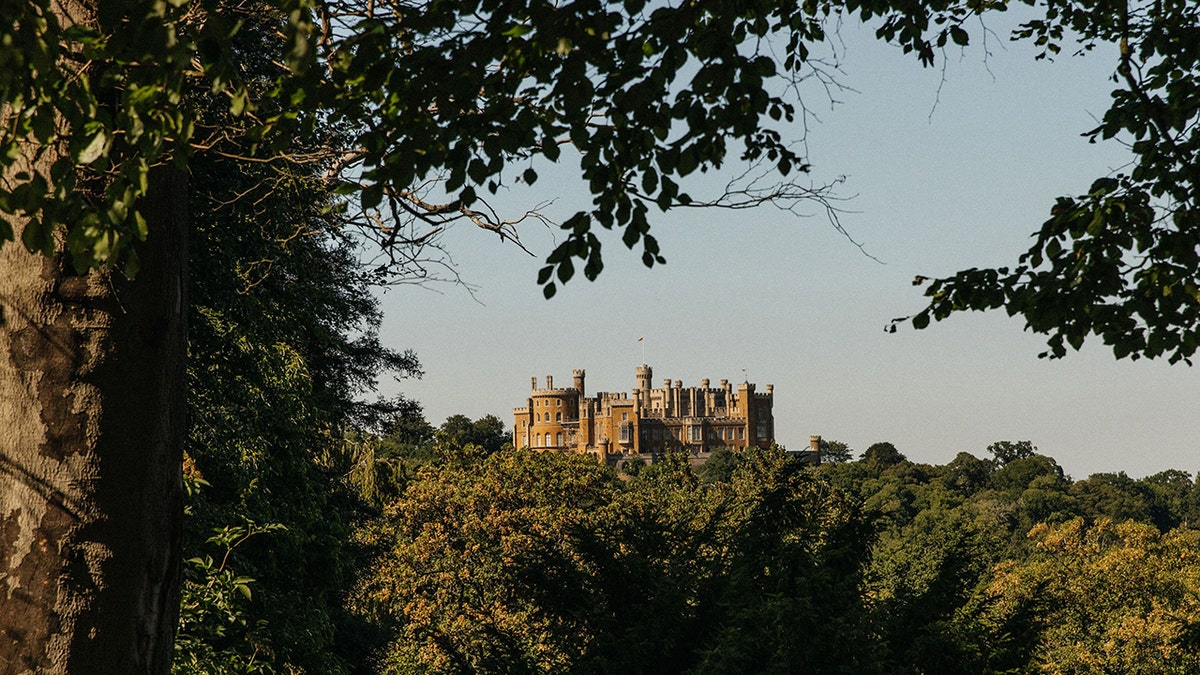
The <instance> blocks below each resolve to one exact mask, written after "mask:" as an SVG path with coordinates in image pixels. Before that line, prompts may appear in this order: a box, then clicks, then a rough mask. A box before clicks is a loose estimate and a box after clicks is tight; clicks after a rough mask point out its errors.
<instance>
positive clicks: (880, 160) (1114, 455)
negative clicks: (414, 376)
mask: <svg viewBox="0 0 1200 675" xmlns="http://www.w3.org/2000/svg"><path fill="white" fill-rule="evenodd" d="M994 28H995V29H996V30H997V31H1003V28H1002V27H1000V26H999V25H996V26H994ZM842 35H843V38H844V41H845V47H844V50H843V51H842V52H841V53H840V54H839V62H840V63H841V64H842V73H841V75H840V76H839V80H840V81H841V83H842V84H844V85H846V86H848V87H850V88H852V89H854V90H855V91H854V92H850V91H847V92H842V93H840V94H838V99H839V101H840V102H839V103H838V104H836V105H832V106H831V104H830V102H829V101H828V99H825V98H822V95H821V94H820V93H819V92H817V91H816V90H813V91H812V92H810V94H811V95H806V98H805V100H806V102H807V103H808V105H809V106H810V107H812V108H813V109H814V111H815V112H816V113H818V115H819V117H820V122H819V123H816V124H814V125H812V126H811V129H810V132H809V134H808V139H807V142H808V148H809V156H810V161H811V162H812V164H813V166H814V172H813V179H814V181H816V182H822V181H827V180H832V179H835V178H837V177H838V176H845V177H846V181H845V183H843V184H842V186H841V188H840V193H841V194H842V195H843V196H844V197H847V200H846V201H845V202H843V203H842V206H843V207H844V208H845V209H846V213H844V214H843V215H842V217H841V221H842V224H843V225H844V226H845V227H846V228H847V229H848V230H849V231H850V232H851V234H852V235H853V236H854V237H855V238H856V239H857V240H858V241H861V242H862V243H863V244H864V245H865V246H866V248H867V250H868V251H869V252H870V253H871V254H873V255H874V256H876V257H878V258H879V259H880V260H882V261H883V263H884V264H880V263H878V262H876V261H874V260H872V259H870V258H868V257H867V256H865V255H863V254H862V253H861V252H859V250H858V249H857V248H856V247H855V246H854V245H852V244H851V243H849V242H848V241H847V240H846V239H845V238H843V237H842V236H841V235H840V234H838V233H837V232H836V231H835V230H834V229H833V228H832V227H831V226H830V225H829V223H828V222H827V221H826V220H825V219H824V218H823V217H822V216H819V215H817V216H814V217H811V218H805V219H801V218H796V217H795V216H793V215H791V214H788V213H785V212H782V211H779V210H777V209H771V208H765V209H759V210H757V211H750V212H717V211H699V210H689V211H683V212H678V213H672V214H669V215H667V216H661V217H659V218H658V219H657V220H656V221H655V224H654V233H655V235H656V236H657V237H658V238H659V240H660V242H661V243H662V246H663V251H664V255H665V256H666V257H667V261H668V264H667V265H665V266H661V267H656V268H655V269H653V270H646V269H645V268H643V267H642V266H641V263H640V261H639V259H638V256H635V255H632V254H630V253H629V252H627V251H626V250H625V249H624V247H623V246H622V245H621V243H620V241H619V238H618V237H617V236H612V237H610V238H609V240H607V241H606V245H607V247H606V249H605V262H606V268H605V271H604V273H603V274H602V275H601V276H600V279H599V280H598V281H596V282H594V283H588V282H587V281H586V280H584V279H582V278H579V279H576V280H574V281H572V282H571V283H569V284H568V285H567V286H566V287H565V288H562V289H561V290H560V292H559V294H558V296H557V297H556V298H554V299H553V300H551V301H546V300H543V299H542V294H541V290H540V288H539V287H538V286H537V285H536V284H535V277H536V273H537V270H538V268H539V267H540V266H541V265H542V261H541V258H542V257H544V256H545V254H546V253H548V252H549V250H550V249H551V248H552V246H553V242H554V240H553V237H554V235H555V233H553V232H550V231H548V230H547V229H545V228H544V227H543V226H541V225H531V226H530V227H529V228H528V229H526V230H524V231H523V232H522V237H523V240H524V241H525V243H526V244H527V245H528V246H529V248H530V249H531V250H532V251H533V252H534V253H536V254H537V255H538V256H539V257H537V258H531V257H529V256H527V255H526V254H524V253H523V252H521V251H520V250H519V249H517V248H516V247H513V246H507V245H503V244H500V243H498V242H497V241H496V240H495V238H494V237H491V236H488V234H487V233H484V232H481V231H476V230H472V229H471V228H469V227H467V226H465V225H464V226H462V227H460V228H459V229H457V230H454V231H452V232H451V233H450V235H449V236H448V237H447V239H446V245H447V247H448V249H449V251H450V253H451V254H452V255H453V256H454V259H455V263H456V265H457V269H458V270H459V273H460V274H461V275H462V277H463V278H464V279H465V280H467V281H468V282H471V283H473V284H475V285H477V286H478V287H479V290H478V291H477V292H476V293H475V295H474V297H472V296H471V295H470V294H468V293H467V292H465V291H464V290H462V289H461V288H458V287H453V286H441V287H433V288H432V289H422V288H416V287H399V288H394V289H392V290H390V291H388V292H387V293H385V294H384V295H383V296H382V298H383V307H384V311H385V324H384V335H385V340H386V341H387V342H388V344H389V345H390V346H394V347H397V348H411V349H413V350H415V351H416V353H417V355H418V356H419V357H420V359H421V361H422V363H423V366H424V368H425V371H426V375H425V377H424V378H423V379H422V380H419V381H405V382H402V383H399V384H389V385H386V386H385V391H387V392H388V393H394V392H403V393H405V394H406V395H408V396H410V397H413V398H415V399H417V400H419V401H420V402H421V403H423V404H424V406H425V410H426V413H427V416H428V417H429V419H430V420H431V421H432V422H434V423H435V424H436V423H440V421H441V420H443V419H445V417H446V416H448V415H451V414H455V413H463V414H466V415H469V416H471V417H479V416H481V415H484V414H488V413H492V414H496V415H498V416H499V417H500V418H501V419H503V420H504V421H505V423H506V425H511V424H512V418H511V409H512V408H513V407H514V406H519V405H522V404H523V403H524V400H525V397H526V395H527V393H528V386H529V377H530V376H532V375H537V376H538V377H539V378H541V377H544V376H545V375H553V376H554V377H555V378H557V379H559V381H561V382H569V381H570V380H569V378H570V374H571V370H572V369H574V368H584V369H586V370H587V372H588V389H589V391H590V392H595V391H622V390H628V389H630V388H632V387H633V384H634V368H635V367H636V365H637V364H638V363H640V362H641V360H642V351H641V350H642V345H640V344H639V343H638V342H637V338H638V337H641V336H645V338H646V341H645V349H646V352H645V353H646V360H647V361H648V362H649V363H650V365H652V366H653V367H654V378H655V380H654V381H655V383H656V384H660V383H661V381H662V380H663V379H665V378H671V379H681V380H683V381H684V384H685V385H698V384H699V381H700V379H702V378H705V377H707V378H710V379H712V380H713V381H714V382H716V381H718V380H720V379H721V378H727V379H730V380H734V381H740V380H741V379H742V371H743V369H745V373H746V376H747V377H748V378H749V379H750V381H752V382H757V383H758V384H759V386H760V387H762V386H763V385H766V384H768V383H769V384H774V385H775V411H776V434H777V436H778V438H779V441H780V442H782V443H784V444H786V445H788V446H789V447H800V446H803V445H805V444H806V443H807V439H808V436H809V434H821V435H823V436H825V437H826V438H831V439H837V440H841V441H845V442H847V443H849V444H850V445H851V447H853V448H855V449H856V450H857V451H860V452H861V451H862V450H864V449H865V448H866V447H867V446H868V445H870V444H871V443H873V442H876V441H891V442H892V443H894V444H895V445H896V446H897V447H898V448H899V449H900V450H901V452H903V453H905V454H906V455H907V456H908V457H909V458H910V459H913V460H916V461H925V462H934V463H944V462H947V461H949V460H951V459H952V458H953V457H954V455H955V454H956V453H958V452H960V451H967V452H971V453H973V454H975V455H978V456H983V455H985V449H986V447H987V445H988V444H989V443H991V442H992V441H996V440H1024V439H1028V440H1031V441H1033V443H1034V444H1035V445H1037V446H1038V447H1039V448H1040V449H1041V450H1042V451H1043V452H1045V453H1047V454H1050V455H1052V456H1053V457H1055V458H1056V459H1058V460H1059V462H1060V463H1061V464H1062V465H1063V466H1064V468H1065V469H1066V470H1067V472H1068V473H1070V474H1072V475H1074V476H1075V477H1077V478H1082V477H1085V476H1087V475H1088V474H1090V473H1093V472H1097V471H1119V470H1124V471H1127V472H1129V473H1130V474H1131V475H1135V476H1142V475H1146V474H1149V473H1154V472H1157V471H1160V470H1163V469H1166V468H1178V469H1184V470H1188V471H1195V470H1196V469H1198V468H1200V462H1197V461H1196V459H1195V458H1196V452H1195V451H1196V439H1197V438H1198V437H1200V415H1197V414H1196V412H1197V409H1198V405H1197V404H1198V403H1200V394H1198V392H1197V388H1196V386H1195V378H1196V372H1195V371H1194V370H1193V369H1190V368H1188V367H1186V366H1182V365H1180V366H1168V365H1167V364H1166V363H1165V362H1164V363H1157V362H1154V363H1152V362H1146V361H1139V362H1129V361H1123V362H1117V361H1115V360H1114V359H1113V358H1112V356H1111V353H1110V352H1109V351H1108V350H1107V349H1106V348H1104V347H1103V346H1102V345H1100V344H1098V343H1097V344H1094V345H1088V346H1085V348H1084V350H1083V351H1082V352H1080V353H1075V354H1071V355H1070V356H1069V357H1068V358H1066V359H1065V360H1062V361H1047V360H1040V359H1038V358H1037V354H1038V353H1039V352H1040V351H1042V349H1043V345H1044V342H1043V341H1042V340H1041V338H1040V337H1038V336H1033V335H1031V334H1028V333H1023V332H1022V330H1021V328H1022V325H1023V324H1022V322H1021V321H1020V320H1018V319H1008V318H1007V317H1005V316H1003V315H1002V314H994V315H972V316H962V317H956V318H954V319H951V320H950V321H948V322H944V323H942V324H937V325H935V326H932V327H931V328H930V329H928V330H925V331H920V332H916V331H912V330H911V329H902V330H900V331H899V332H898V333H896V334H887V333H885V332H884V327H885V325H886V324H887V323H888V320H889V319H891V318H892V317H896V316H903V315H906V314H911V313H912V312H914V311H916V310H918V309H920V307H921V306H922V302H921V301H922V299H921V297H920V291H919V289H915V288H914V287H913V286H912V285H911V283H910V282H911V280H912V278H913V276H914V275H916V274H924V275H929V276H936V275H946V274H951V273H953V272H955V271H957V270H959V269H962V268H965V267H971V266H990V265H997V264H1007V263H1012V262H1015V260H1016V257H1017V256H1018V255H1019V254H1020V253H1021V252H1023V251H1024V250H1025V249H1026V248H1027V246H1028V243H1029V235H1030V234H1031V233H1032V232H1034V231H1035V230H1036V229H1037V227H1038V225H1039V224H1040V223H1041V222H1042V220H1044V218H1045V214H1046V213H1047V212H1048V209H1049V207H1050V205H1051V204H1052V203H1053V200H1054V197H1055V196H1057V195H1060V194H1078V193H1082V192H1084V191H1086V189H1087V187H1088V185H1089V184H1090V182H1091V180H1092V179H1094V178H1096V177H1098V176H1100V175H1103V174H1105V173H1107V172H1108V171H1109V170H1111V169H1113V168H1116V167H1117V166H1119V165H1120V164H1121V163H1123V162H1124V161H1125V159H1124V158H1125V154H1124V153H1123V150H1122V148H1121V147H1120V146H1119V145H1116V144H1111V143H1110V144H1101V145H1090V144H1088V143H1087V142H1086V140H1084V139H1082V138H1080V136H1079V134H1080V133H1081V132H1083V131H1085V130H1087V129H1089V128H1091V127H1092V126H1094V118H1095V117H1098V116H1100V115H1101V114H1103V112H1104V110H1105V109H1106V107H1107V98H1108V93H1109V86H1108V82H1107V78H1108V76H1109V74H1110V73H1111V64H1112V62H1113V56H1114V54H1112V53H1103V52H1098V53H1096V54H1092V55H1089V56H1087V57H1085V58H1068V57H1063V58H1060V59H1059V60H1058V61H1057V62H1055V63H1047V62H1035V61H1034V60H1033V58H1032V52H1031V50H1029V49H1028V48H1026V47H1024V46H1013V45H1010V44H1009V43H1008V42H1007V41H1006V40H1003V39H997V38H995V37H994V36H993V38H992V39H991V41H990V43H989V45H990V47H991V49H992V52H993V53H992V54H991V56H990V57H988V58H987V59H986V60H985V59H984V57H983V54H982V51H981V50H980V49H978V48H977V47H976V48H973V49H972V50H969V51H967V52H966V53H964V54H962V55H960V54H959V53H958V52H957V51H955V52H953V53H951V54H950V61H949V64H948V66H947V68H946V70H945V71H944V72H943V71H942V70H940V69H921V68H920V67H919V66H918V65H917V64H916V63H915V60H913V59H911V58H909V57H904V56H901V55H900V54H899V51H898V50H896V49H894V48H891V47H888V46H886V45H879V44H877V43H875V42H874V41H873V40H872V39H870V35H869V33H864V32H863V31H862V30H861V29H855V28H854V27H851V26H847V27H845V28H844V29H843V31H842ZM943 76H944V78H945V81H944V82H943V83H941V85H940V95H939V82H940V81H941V80H942V78H943ZM939 98H940V100H939ZM935 101H937V104H936V107H935ZM796 135H797V136H799V135H800V132H799V130H797V131H796ZM564 154H565V153H564ZM540 173H541V174H542V176H543V178H544V180H543V181H540V182H539V184H538V191H537V193H536V194H527V193H512V194H509V195H505V196H504V198H503V199H502V200H500V202H499V203H500V205H501V206H502V207H504V208H507V209H517V208H523V207H525V206H529V205H532V204H534V203H536V202H537V201H538V200H539V199H541V198H546V197H554V198H557V202H556V203H555V204H554V205H552V206H551V207H550V208H549V212H550V213H551V214H552V215H556V216H565V215H567V214H569V213H571V212H573V211H574V210H576V209H577V208H579V207H580V206H585V205H586V203H587V202H586V201H585V200H587V195H586V191H585V190H582V189H581V188H580V186H579V185H577V184H575V183H573V182H572V181H570V180H568V179H566V178H565V177H564V176H565V175H566V174H568V173H569V172H568V171H566V170H560V171H557V172H550V171H547V170H543V169H540ZM554 174H558V175H559V176H560V177H562V178H560V179H559V180H553V179H547V178H546V177H547V176H553V175H554Z"/></svg>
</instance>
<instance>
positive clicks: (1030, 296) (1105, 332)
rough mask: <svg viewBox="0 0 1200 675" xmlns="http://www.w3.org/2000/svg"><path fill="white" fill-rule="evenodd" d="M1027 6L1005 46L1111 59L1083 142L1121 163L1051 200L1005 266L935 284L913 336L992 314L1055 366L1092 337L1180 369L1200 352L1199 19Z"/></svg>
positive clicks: (1075, 4) (1056, 3)
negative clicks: (1016, 43) (1115, 146)
mask: <svg viewBox="0 0 1200 675" xmlns="http://www.w3.org/2000/svg"><path fill="white" fill-rule="evenodd" d="M1026 4H1030V5H1033V4H1034V3H1033V2H1031V1H1030V0H1026ZM1038 4H1039V5H1040V6H1041V7H1044V9H1045V11H1044V12H1043V13H1039V14H1038V15H1037V16H1036V17H1035V18H1034V19H1032V20H1030V21H1028V22H1027V23H1025V24H1024V25H1023V26H1022V27H1021V28H1020V29H1018V30H1017V31H1016V32H1015V33H1014V36H1013V37H1014V39H1021V40H1033V41H1034V43H1035V44H1037V45H1039V46H1040V47H1041V48H1042V53H1041V55H1040V56H1039V58H1040V57H1042V56H1053V55H1055V54H1058V53H1059V51H1060V49H1062V48H1064V47H1066V49H1067V50H1068V52H1071V51H1076V50H1079V51H1091V50H1094V49H1095V50H1096V51H1101V53H1103V54H1108V55H1109V56H1108V58H1111V59H1113V71H1114V77H1113V81H1114V83H1115V86H1114V88H1113V91H1112V103H1111V105H1110V107H1109V109H1108V110H1107V111H1105V113H1104V114H1103V116H1102V118H1101V119H1100V121H1099V124H1098V125H1097V126H1096V127H1095V128H1093V129H1090V130H1085V131H1086V135H1087V136H1088V137H1089V138H1090V139H1091V140H1092V141H1099V140H1105V141H1110V140H1111V141H1113V142H1120V143H1123V144H1124V145H1125V146H1126V147H1128V148H1129V149H1130V150H1131V151H1132V153H1133V160H1132V162H1131V163H1130V164H1129V165H1128V166H1127V167H1125V168H1123V169H1122V170H1120V171H1117V172H1115V173H1114V174H1112V175H1106V176H1102V177H1100V178H1098V179H1097V180H1095V182H1093V183H1092V184H1091V186H1089V187H1087V188H1086V191H1085V192H1084V193H1083V194H1080V195H1078V196H1064V197H1059V198H1058V199H1057V200H1056V201H1055V203H1054V204H1053V205H1052V206H1051V207H1050V208H1049V209H1048V214H1047V220H1046V221H1045V222H1044V223H1043V224H1042V226H1041V229H1040V230H1039V231H1038V232H1037V233H1036V234H1035V241H1034V244H1033V246H1032V247H1030V249H1029V250H1028V251H1027V252H1026V253H1024V254H1023V255H1021V256H1020V258H1019V259H1018V261H1017V263H1016V264H1015V265H1013V266H1005V267H999V268H994V269H970V270H965V271H962V272H959V273H958V274H956V275H953V276H950V277H946V278H942V279H938V280H936V281H934V282H933V283H932V284H930V285H929V287H928V288H927V290H926V292H925V294H926V296H927V297H928V298H929V305H928V307H927V308H926V309H925V310H923V311H922V312H920V313H919V314H917V315H916V316H914V317H913V319H912V322H913V325H914V326H916V327H917V328H923V327H925V326H926V325H928V324H929V321H930V319H931V318H933V319H937V320H941V319H944V318H946V317H948V316H950V315H951V314H953V313H955V312H961V311H967V310H988V309H999V308H1001V307H1003V308H1004V310H1005V311H1006V312H1007V313H1008V314H1009V315H1010V316H1012V315H1019V316H1021V317H1022V318H1023V319H1024V320H1025V325H1026V327H1027V328H1028V329H1029V330H1032V331H1034V332H1037V333H1043V334H1045V335H1047V336H1048V349H1047V350H1046V352H1044V353H1043V354H1042V355H1043V356H1051V357H1061V356H1063V355H1065V354H1066V351H1067V347H1071V348H1072V349H1079V348H1080V346H1081V345H1082V344H1083V342H1084V340H1085V339H1087V338H1089V337H1094V338H1097V339H1099V340H1101V341H1102V342H1103V343H1104V344H1106V345H1109V346H1110V347H1111V348H1112V350H1113V354H1114V355H1115V356H1116V357H1117V358H1124V357H1130V358H1135V359H1136V358H1139V357H1147V358H1155V357H1160V356H1162V357H1167V358H1168V359H1169V360H1170V361H1171V362H1172V363H1175V362H1177V361H1180V360H1185V361H1188V362H1189V363H1190V359H1191V357H1192V355H1193V354H1194V353H1195V351H1196V348H1197V346H1198V345H1200V332H1198V331H1200V286H1197V282H1196V278H1197V272H1198V271H1200V258H1198V257H1197V256H1196V253H1195V251H1196V248H1197V245H1198V244H1200V208H1198V206H1200V168H1198V167H1200V161H1197V155H1198V153H1200V124H1198V122H1200V100H1197V98H1196V97H1195V96H1193V95H1192V92H1194V91H1196V89H1197V88H1198V87H1200V61H1198V60H1197V58H1196V53H1195V50H1194V49H1193V47H1192V45H1193V40H1194V38H1193V37H1192V32H1191V31H1192V27H1193V26H1195V25H1196V24H1197V22H1200V8H1198V7H1197V6H1196V4H1195V3H1190V2H1158V1H1151V0H1134V1H1131V2H1124V1H1122V2H1107V1H1101V2H1082V1H1079V0H1048V1H1047V2H1044V3H1038ZM1072 43H1073V44H1072ZM1098 47H1100V48H1103V50H1101V49H1096V48H1098ZM1081 189H1083V186H1081ZM917 281H918V283H921V282H924V281H927V279H926V278H925V277H918V279H917Z"/></svg>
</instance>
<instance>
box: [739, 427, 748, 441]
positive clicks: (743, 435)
mask: <svg viewBox="0 0 1200 675" xmlns="http://www.w3.org/2000/svg"><path fill="white" fill-rule="evenodd" d="M745 438H746V427H738V440H739V441H740V440H744V439H745Z"/></svg>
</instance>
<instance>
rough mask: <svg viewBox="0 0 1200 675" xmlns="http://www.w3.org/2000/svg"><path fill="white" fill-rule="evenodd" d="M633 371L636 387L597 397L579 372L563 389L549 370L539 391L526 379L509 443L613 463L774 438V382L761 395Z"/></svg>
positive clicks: (743, 387) (724, 383)
mask: <svg viewBox="0 0 1200 675" xmlns="http://www.w3.org/2000/svg"><path fill="white" fill-rule="evenodd" d="M636 375H637V387H636V388H635V389H634V390H633V391H631V392H618V393H610V392H598V393H596V394H595V395H594V396H588V395H587V394H586V391H585V389H584V377H585V373H584V371H582V370H576V371H574V373H573V378H572V383H571V386H570V387H565V388H555V387H554V378H553V377H551V376H549V375H548V376H546V386H545V388H542V389H539V388H538V381H537V378H536V377H534V378H531V380H530V388H531V391H530V393H529V399H528V401H527V405H526V406H525V407H522V408H514V409H513V446H514V447H517V448H526V447H527V448H532V449H534V450H547V451H558V452H578V453H588V454H593V455H596V456H597V457H598V458H599V459H601V460H604V461H617V460H619V459H620V458H621V457H622V456H642V455H655V454H659V453H662V452H663V451H666V450H675V449H682V450H684V451H686V452H688V453H689V454H691V455H694V456H706V455H707V454H708V453H710V452H711V451H713V450H716V449H717V448H734V449H740V448H746V447H748V446H751V445H757V446H761V447H767V446H769V445H771V443H772V442H773V441H774V439H775V418H774V416H773V414H772V407H773V402H774V387H773V386H772V385H769V384H768V385H767V387H766V392H765V393H760V392H757V391H755V385H753V384H751V383H749V382H743V383H741V384H739V385H736V387H735V386H734V385H731V384H730V383H729V381H728V380H721V383H720V385H718V386H716V387H713V386H710V382H709V380H707V379H704V380H701V381H700V386H699V387H684V386H683V382H681V381H679V380H675V381H674V382H672V381H671V380H663V386H662V388H660V389H654V388H652V385H651V380H652V379H653V371H652V370H651V368H650V366H647V365H642V366H638V368H637V373H636Z"/></svg>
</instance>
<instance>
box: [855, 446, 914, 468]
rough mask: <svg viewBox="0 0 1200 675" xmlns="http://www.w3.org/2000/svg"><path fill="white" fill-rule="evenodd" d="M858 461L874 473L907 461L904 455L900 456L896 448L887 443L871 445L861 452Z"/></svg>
mask: <svg viewBox="0 0 1200 675" xmlns="http://www.w3.org/2000/svg"><path fill="white" fill-rule="evenodd" d="M860 459H861V460H862V463H863V464H864V465H866V466H867V467H868V468H869V469H871V470H872V471H875V472H880V471H884V470H886V469H888V468H889V467H893V466H895V465H897V464H900V463H901V462H906V461H908V460H907V459H906V458H905V457H904V455H902V454H900V451H899V450H897V449H896V446H894V445H892V444H891V443H888V442H887V441H883V442H881V443H872V444H871V445H870V446H869V447H868V448H867V449H866V450H865V451H864V452H863V454H862V457H861V458H860Z"/></svg>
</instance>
